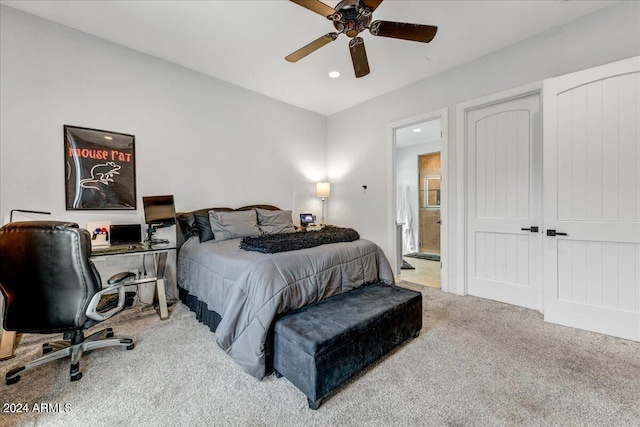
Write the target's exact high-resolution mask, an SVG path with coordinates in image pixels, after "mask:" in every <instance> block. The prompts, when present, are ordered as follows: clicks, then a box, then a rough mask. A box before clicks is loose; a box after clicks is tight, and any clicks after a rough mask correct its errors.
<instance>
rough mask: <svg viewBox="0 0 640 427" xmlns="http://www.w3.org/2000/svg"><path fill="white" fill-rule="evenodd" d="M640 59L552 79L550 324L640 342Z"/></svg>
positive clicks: (548, 89)
mask: <svg viewBox="0 0 640 427" xmlns="http://www.w3.org/2000/svg"><path fill="white" fill-rule="evenodd" d="M639 71H640V58H631V59H629V60H625V61H620V62H617V63H613V64H608V65H605V66H602V67H596V68H593V69H590V70H585V71H582V72H578V73H573V74H570V75H567V76H561V77H558V78H555V79H550V80H548V81H545V83H544V94H545V95H544V96H545V98H544V105H545V111H544V122H545V123H544V128H545V130H544V132H545V135H544V136H545V138H544V172H545V173H544V176H545V181H544V205H545V212H544V221H545V227H546V228H547V229H553V230H556V231H558V232H563V233H566V235H560V236H545V238H544V239H545V242H544V260H545V261H544V262H545V290H544V294H545V300H544V304H545V307H544V311H545V320H547V321H550V322H554V323H560V324H563V325H568V326H573V327H578V328H582V329H588V330H592V331H596V332H602V333H606V334H610V335H615V336H619V337H624V338H631V339H636V340H638V339H640V200H639V199H640V127H639V126H640V72H639Z"/></svg>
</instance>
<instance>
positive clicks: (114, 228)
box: [109, 224, 142, 246]
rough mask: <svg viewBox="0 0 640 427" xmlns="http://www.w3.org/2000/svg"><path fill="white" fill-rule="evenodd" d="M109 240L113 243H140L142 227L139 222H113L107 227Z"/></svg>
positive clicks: (125, 244)
mask: <svg viewBox="0 0 640 427" xmlns="http://www.w3.org/2000/svg"><path fill="white" fill-rule="evenodd" d="M109 241H110V242H111V246H114V245H122V246H129V245H134V246H135V245H141V244H142V227H141V226H140V224H114V225H111V227H109Z"/></svg>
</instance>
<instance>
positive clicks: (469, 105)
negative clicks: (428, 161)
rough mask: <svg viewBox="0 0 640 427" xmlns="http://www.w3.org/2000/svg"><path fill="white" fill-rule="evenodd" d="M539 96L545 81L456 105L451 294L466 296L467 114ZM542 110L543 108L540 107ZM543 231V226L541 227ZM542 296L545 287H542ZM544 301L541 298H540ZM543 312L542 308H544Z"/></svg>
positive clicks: (540, 297) (539, 298)
mask: <svg viewBox="0 0 640 427" xmlns="http://www.w3.org/2000/svg"><path fill="white" fill-rule="evenodd" d="M536 94H537V95H539V96H540V99H542V81H538V82H535V83H530V84H527V85H524V86H520V87H517V88H513V89H509V90H506V91H502V92H498V93H494V94H491V95H488V96H484V97H482V98H477V99H474V100H471V101H467V102H464V103H461V104H458V105H456V181H457V186H456V190H457V194H456V200H457V203H456V211H457V212H456V221H457V226H456V234H457V235H456V248H457V249H456V262H457V268H456V277H457V281H456V283H455V284H453V286H452V287H451V290H450V291H451V292H453V293H456V294H459V295H467V290H468V289H467V288H468V280H467V208H468V207H467V151H466V139H467V129H466V123H467V114H468V113H469V112H470V111H472V110H475V109H477V108H480V107H487V106H490V105H493V104H498V103H502V102H506V101H512V100H514V99H518V98H523V97H527V96H531V95H536ZM541 108H542V106H541ZM540 229H542V224H540ZM540 288H541V289H540V292H542V286H541V287H540ZM538 300H539V301H542V294H540V295H538ZM541 308H542V307H541Z"/></svg>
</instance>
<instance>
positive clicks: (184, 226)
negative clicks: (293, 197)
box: [176, 205, 280, 247]
mask: <svg viewBox="0 0 640 427" xmlns="http://www.w3.org/2000/svg"><path fill="white" fill-rule="evenodd" d="M255 208H260V209H267V210H270V211H279V210H280V208H278V207H276V206H273V205H249V206H243V207H241V208H237V209H232V208H227V207H222V208H220V207H217V208H204V209H196V210H194V211H190V212H178V213H176V220H177V221H178V227H176V228H177V230H176V232H177V240H176V242H177V244H178V247H180V246H182V244H183V243H184V241H185V235H186V233H187V232H188V231H189V229H190V228H191V226H192V225H193V221H194V219H193V215H194V214H200V215H204V216H207V215H208V213H209V211H226V212H231V211H248V210H250V209H255Z"/></svg>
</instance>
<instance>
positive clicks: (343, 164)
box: [327, 2, 640, 289]
mask: <svg viewBox="0 0 640 427" xmlns="http://www.w3.org/2000/svg"><path fill="white" fill-rule="evenodd" d="M639 19H640V3H639V2H622V3H621V4H617V5H614V6H611V7H609V8H606V9H604V10H602V11H599V12H596V13H595V14H592V15H589V16H586V17H584V18H582V19H580V20H577V21H574V22H572V23H569V24H567V25H565V26H563V27H561V28H559V29H556V30H552V31H549V32H546V33H544V34H541V35H539V36H537V37H534V38H531V39H529V40H526V41H524V42H522V43H518V44H515V45H512V46H510V47H508V48H506V49H503V50H501V51H499V52H496V53H494V54H491V55H488V56H485V57H483V58H480V59H478V60H476V61H473V62H470V63H467V64H464V65H462V66H459V67H457V68H455V69H452V70H449V71H447V72H445V73H443V74H440V75H437V76H434V77H432V78H428V79H425V80H421V81H419V82H416V83H414V84H411V85H408V86H406V87H404V88H401V89H399V90H396V91H394V92H392V93H389V94H386V95H383V96H380V97H378V98H375V99H373V100H371V101H368V102H365V103H362V104H360V105H357V106H355V107H353V108H350V109H347V110H344V111H342V112H339V113H337V114H334V115H332V116H330V117H329V118H328V122H327V145H328V146H327V150H328V157H327V161H328V173H329V180H330V181H331V182H332V194H331V204H332V215H333V220H334V223H335V224H340V225H343V226H348V227H354V228H356V229H357V230H358V232H359V233H360V234H361V235H362V237H364V238H367V239H370V240H373V241H374V242H376V243H378V244H380V245H381V246H382V247H383V249H384V250H385V252H386V253H387V255H388V256H389V257H390V258H391V254H392V251H393V245H394V244H395V241H394V240H393V239H392V236H391V235H389V229H390V224H392V223H393V221H394V218H393V215H394V214H393V211H394V210H393V209H390V208H389V205H390V204H393V203H394V201H393V200H391V193H392V188H388V185H387V177H388V174H390V173H391V172H390V169H391V159H390V158H389V156H388V151H389V150H388V144H390V143H391V142H390V141H389V140H388V133H387V132H388V131H387V126H388V124H389V123H393V122H397V121H400V120H403V119H406V118H408V117H412V116H417V115H421V114H426V113H430V112H432V111H436V110H438V109H441V108H445V107H446V108H448V109H449V118H450V119H449V143H448V144H449V145H448V150H449V151H448V154H449V158H448V165H447V166H448V178H449V180H448V189H449V190H448V201H449V205H448V212H449V217H448V218H445V219H443V220H444V221H447V220H448V225H449V227H448V230H449V236H448V242H449V248H448V254H444V256H445V257H446V258H443V261H444V266H443V267H444V268H446V269H447V271H448V277H449V283H450V284H456V283H457V278H456V276H455V272H456V265H455V264H456V262H455V253H456V250H457V248H456V247H455V242H456V234H457V230H456V228H455V215H456V195H455V189H456V182H455V176H456V152H455V144H456V135H455V130H456V117H455V106H456V104H458V103H461V102H464V101H468V100H472V99H475V98H478V97H481V96H485V95H488V94H492V93H495V92H499V91H502V90H506V89H510V88H514V87H518V86H522V85H524V84H527V83H531V82H535V81H539V80H543V79H545V78H549V77H554V76H558V75H562V74H566V73H569V72H573V71H577V70H581V69H585V68H589V67H593V66H596V65H600V64H605V63H609V62H613V61H616V60H620V59H624V58H628V57H631V56H636V55H639V54H640V25H638V22H639ZM362 184H367V185H368V190H367V192H366V193H364V194H363V193H362V191H361V185H362ZM450 289H451V287H450ZM453 289H455V287H454V288H453Z"/></svg>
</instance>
